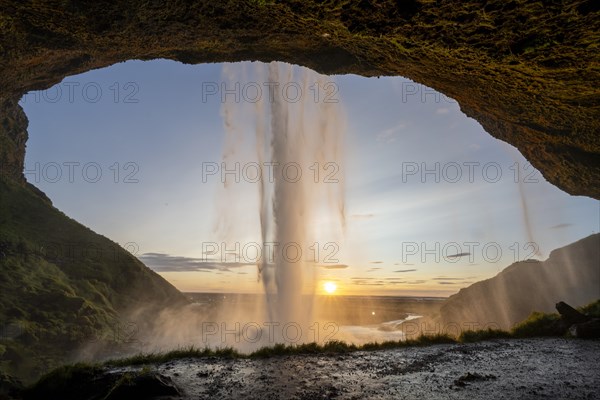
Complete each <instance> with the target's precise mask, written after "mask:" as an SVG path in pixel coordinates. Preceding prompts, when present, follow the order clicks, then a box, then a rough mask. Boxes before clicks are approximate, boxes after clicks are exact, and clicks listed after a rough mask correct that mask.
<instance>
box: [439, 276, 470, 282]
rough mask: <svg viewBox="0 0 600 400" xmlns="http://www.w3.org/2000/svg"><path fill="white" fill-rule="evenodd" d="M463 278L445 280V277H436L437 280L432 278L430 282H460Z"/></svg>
mask: <svg viewBox="0 0 600 400" xmlns="http://www.w3.org/2000/svg"><path fill="white" fill-rule="evenodd" d="M463 279H465V278H446V277H443V276H441V277H438V278H433V279H432V280H434V281H462V280H463Z"/></svg>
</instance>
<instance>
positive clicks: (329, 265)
mask: <svg viewBox="0 0 600 400" xmlns="http://www.w3.org/2000/svg"><path fill="white" fill-rule="evenodd" d="M321 268H325V269H346V268H348V266H347V265H346V264H327V265H321Z"/></svg>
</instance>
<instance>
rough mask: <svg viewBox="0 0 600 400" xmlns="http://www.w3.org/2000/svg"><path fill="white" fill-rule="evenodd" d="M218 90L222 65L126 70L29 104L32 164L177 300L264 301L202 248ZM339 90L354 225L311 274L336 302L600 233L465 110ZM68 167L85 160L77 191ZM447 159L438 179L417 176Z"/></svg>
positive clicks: (161, 64) (399, 92) (441, 291)
mask: <svg viewBox="0 0 600 400" xmlns="http://www.w3.org/2000/svg"><path fill="white" fill-rule="evenodd" d="M221 80H222V79H221V65H219V64H207V65H198V66H190V65H183V64H180V63H176V62H172V61H166V60H157V61H152V62H141V61H128V62H125V63H121V64H117V65H114V66H112V67H109V68H105V69H102V70H96V71H91V72H88V73H85V74H83V75H78V76H72V77H69V78H66V79H65V80H64V81H63V83H62V84H60V85H59V86H60V87H61V90H62V92H57V89H49V90H48V91H47V92H46V93H45V94H37V95H36V94H33V93H30V94H28V95H27V96H25V98H24V99H23V100H22V101H21V104H22V105H23V106H24V109H25V111H26V113H27V115H28V117H29V121H30V124H29V135H30V139H29V141H28V144H27V156H26V169H27V170H29V171H35V170H36V168H37V167H36V163H39V166H40V168H39V171H38V172H39V173H38V176H37V177H36V174H35V173H32V172H29V173H28V174H27V178H28V180H29V181H30V182H32V183H33V184H35V185H36V186H38V187H39V188H41V189H42V190H43V191H44V192H45V193H46V194H47V195H48V196H49V197H50V198H51V199H52V200H53V203H54V205H55V206H56V207H57V208H59V209H60V210H62V211H63V212H65V213H66V214H67V215H69V216H71V217H73V218H75V219H76V220H78V221H79V222H81V223H83V224H84V225H86V226H88V227H90V228H92V229H93V230H94V231H96V232H98V233H100V234H102V235H105V236H107V237H109V238H111V239H112V240H114V241H116V242H118V243H120V244H122V245H125V244H128V245H127V248H128V249H130V250H132V251H133V252H134V253H135V254H136V255H137V256H138V257H140V259H142V261H144V262H145V263H146V264H147V265H149V266H151V267H152V268H153V269H155V270H157V271H158V272H159V273H160V274H161V275H162V276H163V277H165V278H166V279H167V280H169V281H170V282H171V283H173V284H174V285H175V286H176V287H177V288H179V289H180V290H183V291H197V292H202V291H210V292H216V291H219V292H221V291H222V292H260V291H261V290H262V286H261V284H260V283H259V282H258V281H257V272H256V267H255V266H254V265H248V264H245V263H241V262H240V263H232V262H227V263H221V262H209V263H207V262H203V261H202V260H201V259H202V257H203V254H202V243H206V242H213V241H215V240H216V239H215V237H214V233H213V227H214V223H215V213H216V210H217V207H216V204H215V203H216V199H217V191H218V188H219V181H218V180H208V181H207V182H206V183H203V182H202V173H201V172H202V170H201V169H202V163H203V162H217V163H219V162H220V161H221V154H222V146H223V132H224V129H223V122H222V118H221V115H220V107H221V103H220V97H219V96H208V98H207V101H206V102H203V98H202V84H203V82H204V83H206V82H216V83H220V82H221ZM332 80H334V81H335V82H336V83H337V85H338V87H339V93H338V95H337V97H338V98H339V99H340V101H341V102H342V104H343V106H344V109H345V113H346V115H347V127H348V131H347V135H346V138H347V148H346V185H347V196H346V201H347V208H346V212H347V231H346V237H345V239H344V240H343V241H341V242H340V243H339V247H340V251H339V254H338V260H337V262H336V263H332V264H324V265H317V266H316V267H315V268H318V271H319V280H320V281H322V282H326V281H327V282H330V283H331V284H332V285H335V286H337V290H335V289H334V291H335V292H336V293H340V294H373V295H419V296H420V295H426V296H447V295H450V294H452V293H455V292H457V291H458V290H459V289H460V288H462V287H465V286H468V285H469V284H471V283H472V282H475V281H478V280H482V279H486V278H489V277H491V276H493V275H495V274H497V273H498V272H499V271H500V270H502V269H503V268H505V267H506V266H508V265H509V264H510V263H512V262H514V261H516V260H521V259H525V258H529V257H532V258H533V257H535V258H543V259H544V258H546V257H548V254H549V252H550V251H551V250H552V249H554V248H557V247H560V246H563V245H566V244H568V243H570V242H572V241H575V240H578V239H581V238H583V237H585V236H587V235H589V234H591V233H594V232H597V231H598V226H599V222H600V211H599V204H598V201H596V200H592V199H589V198H585V197H573V196H569V195H567V194H566V193H564V192H562V191H561V190H559V189H557V188H555V187H553V186H552V185H550V184H549V183H547V182H546V181H545V180H544V178H543V177H542V176H541V174H540V173H539V172H537V171H536V170H533V169H532V168H531V167H528V163H527V161H526V160H525V159H524V158H523V157H522V156H521V155H520V153H519V152H518V151H517V150H516V149H515V148H513V147H512V146H510V145H508V144H506V143H504V142H501V141H499V140H496V139H494V138H493V137H491V136H490V135H489V134H487V133H486V132H485V131H484V130H483V129H482V128H481V126H480V125H479V124H478V123H477V122H476V121H474V120H473V119H470V118H468V117H467V116H465V115H464V114H463V113H462V112H461V111H460V108H459V106H458V104H457V103H456V102H454V101H453V100H451V99H448V98H446V97H445V96H442V95H440V94H436V93H435V92H434V91H432V90H431V89H427V88H424V87H422V86H420V85H416V84H414V83H412V82H411V81H409V80H407V79H404V78H399V77H398V78H379V79H377V78H369V79H367V78H362V77H357V76H338V77H333V78H332ZM242 82H243V80H242ZM128 83H132V84H130V85H128ZM77 84H78V86H77ZM115 84H116V85H115ZM86 85H87V86H86ZM69 88H72V92H71V93H69ZM98 88H100V89H101V91H102V94H101V96H98V95H97V92H96V91H97V89H98ZM117 88H118V92H117ZM84 90H85V91H87V93H86V92H84ZM117 94H118V99H117V98H116V97H115V96H116V95H117ZM70 95H72V96H70ZM84 95H85V96H87V97H88V99H92V100H94V99H95V98H97V99H96V100H97V101H96V102H92V101H85V98H84ZM127 95H130V97H129V98H128V100H138V101H137V102H126V101H125V100H126V99H127V97H126V96H127ZM69 97H71V98H69ZM71 100H72V101H71ZM116 100H117V101H116ZM65 162H67V163H68V162H78V163H79V166H75V169H74V172H75V174H74V176H73V182H70V181H69V177H68V168H67V167H65V166H64V164H63V163H65ZM49 163H57V164H59V165H63V170H62V172H63V176H62V178H61V179H58V180H57V182H52V181H51V180H52V179H44V173H43V171H42V170H43V169H44V167H45V166H48V165H50V164H49ZM86 163H97V165H99V166H100V167H101V171H102V176H101V177H100V178H99V180H98V182H95V183H91V182H87V181H86V180H85V179H84V178H83V177H82V173H81V166H83V165H85V164H86ZM115 163H118V164H115ZM128 163H132V164H128ZM436 163H439V169H438V170H439V174H438V176H437V177H436V175H435V174H434V173H430V174H427V175H425V176H424V177H422V176H421V169H422V167H423V166H425V167H426V168H428V169H430V170H433V169H435V167H436ZM490 163H493V165H491V164H490ZM457 165H458V166H459V167H460V172H461V174H462V177H460V178H458V179H457V178H456V177H457V175H456V172H457V169H456V166H457ZM485 165H488V167H487V169H486V170H485V171H484V166H485ZM415 167H416V168H419V171H417V172H416V173H415V174H408V173H409V172H411V171H413V169H414V168H415ZM116 171H119V173H118V175H117V174H116ZM498 171H499V172H500V173H501V176H499V177H498V178H496V175H497V172H498ZM517 171H519V176H518V179H515V174H516V172H517ZM88 172H90V170H88ZM91 172H93V171H91ZM470 172H472V174H473V175H472V176H469V173H470ZM46 173H47V174H50V173H52V174H51V176H50V178H53V177H54V176H55V174H54V173H53V171H50V167H47V168H46ZM129 174H132V175H130V176H128V175H129ZM93 175H94V174H92V177H93ZM36 178H37V179H36ZM88 178H89V177H88ZM436 178H439V181H436ZM88 180H90V179H88ZM115 181H116V183H115ZM127 181H130V182H127ZM135 181H137V182H135ZM250 190H252V188H249V191H250ZM521 194H522V195H523V198H524V199H525V201H524V202H523V201H522V197H521ZM245 203H246V202H245V201H240V205H239V206H240V207H241V209H240V210H238V211H237V212H240V215H244V216H245V217H243V218H242V217H240V220H239V224H240V225H241V226H243V227H245V229H247V231H248V232H250V233H249V234H248V235H249V237H246V238H242V239H241V240H253V238H258V237H259V230H258V227H256V226H255V225H256V218H257V216H256V215H254V214H253V212H256V210H251V209H244V205H245ZM248 203H252V201H250V200H249V201H248ZM236 215H237V214H236ZM527 221H528V222H529V227H528V224H527ZM323 223H326V222H325V221H324V222H323ZM252 235H255V236H252ZM528 242H534V243H535V245H536V246H537V247H538V248H539V251H538V252H537V253H538V254H537V255H536V254H535V253H536V252H535V251H533V247H532V246H530V245H528V244H527V243H528ZM423 244H424V245H423ZM456 244H457V245H458V247H457V246H456ZM496 249H500V251H501V254H500V255H496V253H495V250H496ZM426 250H427V251H426ZM486 251H487V253H486ZM467 253H468V254H467ZM461 254H462V255H461ZM320 286H321V289H320V290H325V287H324V286H323V285H320ZM331 287H333V286H330V288H331Z"/></svg>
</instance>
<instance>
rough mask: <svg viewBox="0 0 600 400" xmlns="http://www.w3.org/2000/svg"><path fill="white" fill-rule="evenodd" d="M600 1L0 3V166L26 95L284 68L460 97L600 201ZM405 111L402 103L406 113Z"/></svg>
mask: <svg viewBox="0 0 600 400" xmlns="http://www.w3.org/2000/svg"><path fill="white" fill-rule="evenodd" d="M598 4H599V3H598V2H597V1H595V0H585V1H564V2H561V1H555V2H552V1H548V2H539V1H533V0H511V1H506V0H491V1H485V2H484V1H476V0H467V1H463V2H455V1H451V0H438V1H436V2H429V1H428V2H425V1H419V0H403V1H372V2H367V1H357V2H347V1H335V0H334V1H331V2H327V4H326V5H321V4H319V3H318V2H314V1H304V0H293V1H287V2H285V3H279V2H276V1H264V0H263V1H260V0H246V1H241V0H229V1H226V0H224V1H219V2H214V1H192V0H177V1H176V0H167V1H155V0H150V1H148V0H144V1H142V0H132V1H118V2H113V1H105V0H98V1H77V2H75V1H70V0H66V1H56V0H52V1H43V2H42V1H33V0H32V1H17V0H6V1H3V2H2V5H0V53H1V54H2V57H0V88H1V91H0V145H1V147H0V163H1V164H2V168H3V171H2V174H3V175H4V176H8V177H9V178H10V179H13V180H20V181H23V179H24V178H23V175H22V172H21V171H22V169H23V159H24V151H25V142H26V139H27V133H26V126H27V121H26V118H25V116H24V114H23V112H22V110H21V109H20V107H19V106H18V105H17V101H18V99H19V98H20V97H21V96H22V95H23V94H24V93H26V92H27V91H30V90H35V89H44V88H48V87H50V86H51V85H53V84H56V83H58V82H60V81H61V80H62V79H63V78H64V77H66V76H69V75H73V74H77V73H81V72H84V71H88V70H91V69H95V68H101V67H106V66H109V65H111V64H114V63H116V62H120V61H125V60H129V59H154V58H168V59H173V60H178V61H182V62H185V63H206V62H222V61H241V60H260V61H272V60H280V61H287V62H290V63H295V64H300V65H304V66H307V67H310V68H313V69H315V70H317V71H319V72H322V73H329V74H333V73H336V74H344V73H354V74H359V75H364V76H375V75H402V76H405V77H408V78H410V79H413V80H415V81H417V82H420V83H423V84H425V85H427V86H430V87H433V88H435V89H436V90H438V91H440V92H442V93H444V94H446V95H448V96H450V97H452V98H454V99H456V100H457V101H458V102H459V103H460V105H461V108H462V110H463V111H464V112H465V113H466V114H467V115H468V116H470V117H473V118H475V119H476V120H477V121H479V122H480V123H481V125H482V126H483V127H484V128H485V130H486V131H487V132H489V133H490V134H491V135H493V136H494V137H497V138H499V139H501V140H504V141H507V142H509V143H511V144H513V145H515V146H516V147H517V148H519V150H520V151H521V152H522V153H523V154H524V156H525V157H526V158H527V159H528V160H529V161H530V162H531V163H532V164H533V165H534V166H535V167H536V168H538V169H539V170H540V171H541V172H542V173H543V175H544V176H545V177H546V179H548V180H549V181H550V182H551V183H553V184H555V185H556V186H558V187H560V188H561V189H563V190H565V191H567V192H569V193H571V194H574V195H587V196H591V197H595V198H600V185H598V182H600V157H599V154H600V135H598V134H597V133H598V124H599V123H598V121H600V108H599V107H598V105H599V104H600V94H599V92H598V89H597V83H598V82H599V81H600V70H599V69H598V61H599V57H598V52H597V49H596V48H597V45H598V42H599V39H600V35H599V33H598V32H600V18H599V8H600V7H599V6H598ZM401 101H402V100H401V98H399V99H398V103H400V102H401Z"/></svg>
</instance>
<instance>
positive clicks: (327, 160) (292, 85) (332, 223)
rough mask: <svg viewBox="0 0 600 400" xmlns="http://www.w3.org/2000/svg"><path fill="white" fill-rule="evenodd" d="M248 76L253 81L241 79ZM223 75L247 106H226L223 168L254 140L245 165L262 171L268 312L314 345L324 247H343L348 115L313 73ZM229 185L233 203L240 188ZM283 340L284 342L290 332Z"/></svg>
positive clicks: (277, 67)
mask: <svg viewBox="0 0 600 400" xmlns="http://www.w3.org/2000/svg"><path fill="white" fill-rule="evenodd" d="M249 66H252V67H254V70H253V71H249V69H250V68H248V67H249ZM249 74H253V75H254V78H255V79H254V81H250V82H240V81H239V78H240V77H247V76H248V75H249ZM223 76H224V80H225V84H226V87H227V88H234V90H240V91H241V96H240V97H241V98H240V100H241V101H233V100H237V99H234V98H233V96H231V98H230V99H229V100H231V101H224V102H223V103H222V104H223V105H222V116H223V120H224V126H225V131H226V141H225V143H226V144H225V149H224V153H223V163H226V164H231V163H234V162H236V161H238V162H239V161H240V160H243V158H244V156H243V155H242V154H244V153H245V152H247V150H248V148H249V145H247V143H253V145H254V146H253V150H252V151H251V154H250V156H249V157H248V156H247V158H246V160H250V163H254V164H253V165H258V166H260V169H259V171H260V172H259V174H260V179H259V180H258V181H257V182H256V183H255V185H256V188H257V191H256V193H257V195H258V199H257V202H256V203H257V205H258V206H257V207H258V210H255V211H253V212H256V213H257V218H258V221H259V225H260V226H259V230H260V232H259V235H260V240H261V241H262V245H263V246H262V249H263V252H262V256H261V258H260V260H258V263H257V264H258V265H257V266H258V276H259V281H260V282H262V285H263V287H264V291H265V296H266V299H267V301H266V304H267V310H266V315H267V316H268V318H269V320H270V321H272V322H275V323H278V324H279V326H285V325H286V324H287V325H289V324H293V325H294V327H295V329H296V330H298V328H300V330H301V331H302V337H303V340H314V338H311V337H310V336H309V335H308V330H309V328H308V327H309V324H310V323H311V318H312V311H313V310H312V308H313V297H314V293H315V285H316V284H317V270H318V267H319V265H322V264H323V263H324V262H331V261H332V259H331V257H330V258H328V259H325V252H324V250H327V249H333V250H335V249H336V248H337V249H339V239H340V238H341V236H342V235H343V231H344V227H345V217H344V175H343V173H344V166H343V153H344V152H343V138H344V118H343V116H342V112H341V106H340V104H339V101H338V99H337V98H336V95H337V92H336V86H335V85H334V84H333V83H332V82H331V81H330V79H329V78H327V77H325V76H322V75H319V74H317V73H316V72H314V71H311V70H309V69H306V68H301V67H294V66H292V65H289V64H284V63H276V62H273V63H271V64H262V63H251V64H248V63H246V64H235V65H226V66H225V67H224V69H223ZM239 83H241V85H240V84H239ZM236 84H237V86H236ZM225 100H227V99H225ZM242 147H243V148H242ZM224 183H225V185H224V187H225V188H226V189H225V190H227V191H230V193H229V195H230V198H234V197H235V196H234V195H233V194H232V193H231V192H232V191H233V192H235V191H236V187H235V185H231V183H230V182H229V183H228V182H224ZM238 201H239V200H238ZM251 212H252V211H251ZM223 216H225V217H226V216H227V213H226V212H225V214H222V215H221V217H223ZM229 225H231V221H230V224H229ZM267 243H270V244H271V245H267ZM273 243H277V245H275V244H273ZM326 246H329V247H328V248H327V249H324V248H325V247H326ZM330 253H331V252H329V253H328V255H329V254H330ZM335 255H336V254H334V256H335ZM296 336H297V332H294V337H296ZM278 341H286V337H285V332H284V333H283V337H279V338H278Z"/></svg>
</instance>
